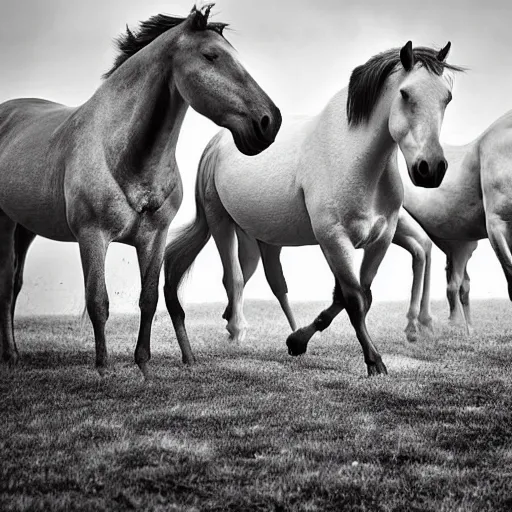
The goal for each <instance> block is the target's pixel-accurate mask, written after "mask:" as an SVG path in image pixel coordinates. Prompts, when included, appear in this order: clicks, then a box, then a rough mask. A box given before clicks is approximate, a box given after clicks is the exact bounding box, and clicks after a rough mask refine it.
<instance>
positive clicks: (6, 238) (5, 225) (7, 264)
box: [0, 212, 18, 366]
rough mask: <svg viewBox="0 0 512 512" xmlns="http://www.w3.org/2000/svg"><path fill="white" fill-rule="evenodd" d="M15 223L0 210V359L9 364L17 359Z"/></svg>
mask: <svg viewBox="0 0 512 512" xmlns="http://www.w3.org/2000/svg"><path fill="white" fill-rule="evenodd" d="M15 228H16V224H15V223H14V222H13V221H12V220H11V219H9V217H7V216H6V215H5V214H4V213H3V212H0V336H1V337H2V340H1V350H2V353H1V360H2V361H3V362H4V363H7V364H8V365H9V366H13V365H14V364H16V362H17V361H18V349H17V348H16V343H15V341H14V336H13V328H12V302H13V284H14V270H15V269H14V266H15V249H14V245H15V244H14V232H15Z"/></svg>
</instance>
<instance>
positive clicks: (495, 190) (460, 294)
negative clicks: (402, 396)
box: [397, 111, 512, 334]
mask: <svg viewBox="0 0 512 512" xmlns="http://www.w3.org/2000/svg"><path fill="white" fill-rule="evenodd" d="M443 149H444V151H445V155H446V157H447V159H448V162H449V163H450V172H449V173H448V175H447V176H446V178H445V179H444V181H443V183H442V185H441V186H440V187H439V188H437V189H436V190H435V191H434V190H428V191H423V193H422V194H418V193H417V191H416V190H414V187H409V186H406V187H405V199H404V208H405V210H401V212H400V216H399V219H400V220H399V223H398V228H397V234H398V233H399V231H400V223H401V220H403V221H404V223H407V224H408V225H410V226H409V231H410V233H409V238H410V240H412V241H413V242H412V243H416V245H417V251H416V252H415V253H414V254H413V258H414V260H415V264H413V269H414V282H413V290H412V302H415V303H416V304H419V302H420V300H421V307H420V308H419V318H418V324H419V326H423V325H425V323H426V324H427V325H428V323H429V321H431V320H430V311H429V286H430V245H429V244H428V243H427V244H424V243H420V242H419V241H423V242H424V240H425V238H426V237H427V236H428V237H430V239H432V241H433V242H434V243H435V244H436V245H437V246H438V247H439V248H440V249H441V250H442V251H443V252H444V253H445V254H446V279H447V290H446V295H447V298H448V303H449V306H450V322H451V323H452V324H455V325H460V324H462V325H464V326H465V328H466V332H467V333H468V334H469V333H470V332H471V330H472V323H471V312H470V305H469V291H470V280H469V274H468V272H467V263H468V261H469V259H470V258H471V255H472V254H473V251H474V250H475V249H476V247H477V245H478V240H482V239H485V238H487V237H488V238H489V241H490V242H491V245H492V248H493V249H494V252H495V253H496V256H497V257H498V260H499V261H500V263H501V266H502V268H503V272H504V274H505V277H506V279H507V283H508V293H509V297H510V299H511V300H512V252H511V249H512V111H510V112H507V113H506V114H505V115H503V116H502V117H500V118H499V119H498V120H497V121H496V122H494V123H493V124H492V125H491V126H490V127H489V128H488V129H487V130H485V131H484V132H483V133H482V134H481V135H480V136H479V137H478V138H477V139H476V140H474V141H473V142H471V143H469V144H467V145H465V146H449V145H443ZM411 226H414V227H411ZM422 260H423V261H425V262H426V264H425V266H424V267H423V269H422V265H421V261H422ZM422 282H424V286H423V287H422V286H421V283H422ZM411 304H412V303H411ZM412 310H414V311H418V309H417V308H416V307H414V308H413V307H412V305H411V310H410V311H409V312H410V313H411V311H412ZM413 321H414V320H413Z"/></svg>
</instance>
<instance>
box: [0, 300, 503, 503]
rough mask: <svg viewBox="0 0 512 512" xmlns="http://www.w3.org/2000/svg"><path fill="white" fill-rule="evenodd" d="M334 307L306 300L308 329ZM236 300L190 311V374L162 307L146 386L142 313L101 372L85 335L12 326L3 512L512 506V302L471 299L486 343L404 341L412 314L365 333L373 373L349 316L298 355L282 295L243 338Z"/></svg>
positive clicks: (58, 322) (33, 324) (379, 314)
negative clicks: (230, 314)
mask: <svg viewBox="0 0 512 512" xmlns="http://www.w3.org/2000/svg"><path fill="white" fill-rule="evenodd" d="M322 306H323V305H322V304H318V303H316V304H315V303H310V304H295V305H294V306H293V307H294V309H295V311H296V312H297V317H298V320H299V323H300V324H304V323H306V322H309V321H310V320H311V319H312V318H314V317H315V316H316V314H317V313H318V312H319V311H320V309H321V307H322ZM223 307H224V305H222V304H212V305H193V306H188V307H187V308H186V309H187V322H188V327H189V332H190V337H191V341H192V347H193V349H194V350H195V353H196V355H197V357H198V360H199V363H198V364H197V365H196V366H195V367H193V368H185V367H183V365H182V364H181V358H180V355H179V351H178V347H177V343H176V340H175V337H174V333H173V331H172V326H171V323H170V321H169V319H168V317H167V314H166V313H164V312H161V313H159V314H158V317H157V319H156V321H155V326H154V333H153V353H152V360H151V370H152V380H151V382H150V383H145V382H144V381H143V379H142V377H141V375H140V374H139V372H138V370H137V368H136V367H135V365H134V364H133V362H132V361H133V355H132V352H133V349H134V347H135V336H136V330H137V325H138V324H137V317H136V316H133V317H132V316H114V317H113V318H112V319H111V320H110V321H109V326H108V336H109V341H108V346H109V350H110V357H111V370H110V372H109V373H108V375H107V376H106V377H105V378H104V379H101V378H100V377H99V376H98V375H97V373H96V372H95V370H94V366H93V364H94V363H93V362H94V343H93V341H92V337H91V328H90V326H89V325H88V324H86V325H85V326H81V325H80V321H79V319H77V318H69V317H68V318H61V317H58V318H57V317H44V318H21V319H19V320H18V321H17V324H16V329H17V340H18V347H19V350H20V354H21V361H20V364H19V365H18V366H17V368H15V369H14V370H8V369H6V368H3V369H2V370H0V411H1V412H0V414H1V416H0V418H1V424H0V510H3V511H9V510H52V511H57V510H129V509H133V510H162V511H163V510H171V511H193V510H219V511H220V510H240V511H242V510H243V511H248V510H280V511H286V510H298V511H299V510H303V511H313V510H322V511H323V510H361V511H363V510H382V511H386V510H389V511H391V510H393V511H395V510H403V511H419V510H432V511H436V512H440V511H456V510H464V511H465V510H478V511H482V510H489V511H491V510H492V511H496V510H511V509H512V375H511V373H512V372H511V370H512V318H511V315H510V312H511V311H512V306H511V305H510V304H509V303H508V302H505V301H483V302H475V304H474V324H475V327H476V329H475V334H473V335H472V336H471V337H469V338H468V337H464V336H463V335H462V334H461V332H459V331H458V330H454V329H452V328H449V327H448V325H447V322H446V316H447V306H446V304H445V303H444V302H440V303H435V304H434V307H433V311H434V314H435V315H436V316H437V322H436V326H437V332H436V334H435V336H434V337H433V338H431V339H424V340H421V341H419V342H417V343H414V344H410V343H408V342H407V341H406V340H405V336H404V334H403V328H404V327H405V323H406V322H405V312H406V309H407V308H406V304H405V303H385V304H379V303H377V304H375V305H374V307H373V309H372V312H371V314H370V317H369V320H368V325H369V330H370V333H371V334H372V335H373V337H374V339H375V341H376V344H377V346H378V348H379V349H380V351H381V353H382V355H383V359H384V362H385V363H386V365H387V367H388V370H389V376H387V377H376V378H371V379H369V378H367V377H366V368H365V365H364V362H363V357H362V353H361V349H360V346H359V344H358V342H357V340H356V338H355V336H354V334H353V331H352V329H351V326H350V324H349V322H348V319H347V317H346V315H340V317H339V318H338V319H337V320H336V321H335V322H334V323H333V325H332V326H331V328H330V329H329V330H328V331H326V332H324V333H322V334H321V335H317V336H316V337H315V338H313V340H312V342H311V343H310V348H309V351H308V353H307V354H306V355H305V356H303V357H300V358H292V357H290V356H289V355H288V354H287V352H286V350H285V339H286V336H287V334H288V331H287V324H286V323H285V320H284V318H283V316H282V314H281V313H280V311H279V308H278V306H277V305H276V304H274V303H273V302H248V303H247V305H246V315H247V318H248V321H249V323H250V326H251V327H250V331H249V335H248V338H247V340H246V341H245V342H243V343H242V344H240V345H238V346H233V345H232V344H230V343H229V342H228V341H227V338H226V335H225V331H224V322H223V321H222V319H221V315H222V312H223Z"/></svg>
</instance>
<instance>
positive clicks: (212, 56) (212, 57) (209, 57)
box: [203, 53, 219, 62]
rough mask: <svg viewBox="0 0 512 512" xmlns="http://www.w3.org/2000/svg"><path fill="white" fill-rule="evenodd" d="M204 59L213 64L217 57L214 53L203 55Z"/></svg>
mask: <svg viewBox="0 0 512 512" xmlns="http://www.w3.org/2000/svg"><path fill="white" fill-rule="evenodd" d="M203 56H204V58H205V59H206V60H207V61H209V62H214V61H216V60H217V58H218V57H219V56H218V55H216V54H214V53H203Z"/></svg>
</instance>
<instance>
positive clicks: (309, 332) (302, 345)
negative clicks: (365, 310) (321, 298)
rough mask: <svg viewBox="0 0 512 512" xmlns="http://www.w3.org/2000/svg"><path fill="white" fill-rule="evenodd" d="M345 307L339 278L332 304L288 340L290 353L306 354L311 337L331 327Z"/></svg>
mask: <svg viewBox="0 0 512 512" xmlns="http://www.w3.org/2000/svg"><path fill="white" fill-rule="evenodd" d="M344 308H345V301H344V299H343V294H342V293H341V288H340V285H339V283H338V281H337V280H335V283H334V292H333V296H332V304H331V305H330V306H329V307H328V308H327V309H324V310H323V311H322V312H321V313H320V314H319V315H318V316H317V317H316V318H315V319H314V320H313V322H312V323H310V324H309V325H306V326H305V327H301V328H299V329H296V330H295V331H294V332H292V333H291V334H290V335H289V336H288V338H287V340H286V346H287V347H288V353H289V354H290V355H291V356H300V355H301V354H305V353H306V351H307V349H308V343H309V341H310V340H311V338H312V337H313V336H314V335H315V334H316V333H317V332H322V331H324V330H325V329H327V327H329V326H330V325H331V323H332V321H333V320H334V319H335V318H336V317H337V316H338V315H339V314H340V313H341V312H342V311H343V309H344Z"/></svg>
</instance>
